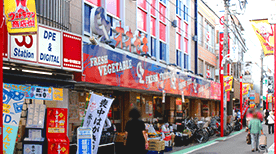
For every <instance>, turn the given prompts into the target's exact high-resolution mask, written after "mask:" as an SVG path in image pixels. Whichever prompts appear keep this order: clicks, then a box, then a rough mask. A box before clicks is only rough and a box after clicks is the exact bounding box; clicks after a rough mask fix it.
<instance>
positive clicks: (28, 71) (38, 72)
mask: <svg viewBox="0 0 276 154" xmlns="http://www.w3.org/2000/svg"><path fill="white" fill-rule="evenodd" d="M22 72H27V73H36V74H45V75H53V73H49V72H42V71H32V70H25V69H23V70H22Z"/></svg>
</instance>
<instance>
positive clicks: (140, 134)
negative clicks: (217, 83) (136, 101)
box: [125, 108, 148, 154]
mask: <svg viewBox="0 0 276 154" xmlns="http://www.w3.org/2000/svg"><path fill="white" fill-rule="evenodd" d="M140 116H141V115H140V112H139V111H138V109H136V108H133V109H132V110H130V112H129V117H130V118H132V119H131V120H129V121H128V122H127V124H126V136H127V141H126V150H127V151H126V153H125V154H145V153H146V146H148V139H147V135H146V130H145V124H144V122H143V121H142V120H140V119H139V118H140Z"/></svg>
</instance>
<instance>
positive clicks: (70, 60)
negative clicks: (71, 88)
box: [63, 32, 82, 71]
mask: <svg viewBox="0 0 276 154" xmlns="http://www.w3.org/2000/svg"><path fill="white" fill-rule="evenodd" d="M63 69H69V70H74V71H82V38H81V37H80V36H77V35H73V34H70V33H65V32H64V33H63Z"/></svg>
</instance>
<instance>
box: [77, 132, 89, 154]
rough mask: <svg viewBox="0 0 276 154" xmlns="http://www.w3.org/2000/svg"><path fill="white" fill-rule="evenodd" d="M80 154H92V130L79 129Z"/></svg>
mask: <svg viewBox="0 0 276 154" xmlns="http://www.w3.org/2000/svg"><path fill="white" fill-rule="evenodd" d="M77 138H78V154H92V128H90V127H87V128H85V127H79V128H78V136H77Z"/></svg>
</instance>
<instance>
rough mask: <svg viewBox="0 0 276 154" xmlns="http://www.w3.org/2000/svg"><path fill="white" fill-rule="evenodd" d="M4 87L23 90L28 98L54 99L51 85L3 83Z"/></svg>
mask: <svg viewBox="0 0 276 154" xmlns="http://www.w3.org/2000/svg"><path fill="white" fill-rule="evenodd" d="M3 86H4V88H9V89H11V90H12V91H19V92H23V93H24V95H25V98H26V99H40V100H53V98H52V95H53V94H52V93H53V90H52V88H51V87H40V86H27V85H19V84H9V83H3Z"/></svg>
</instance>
